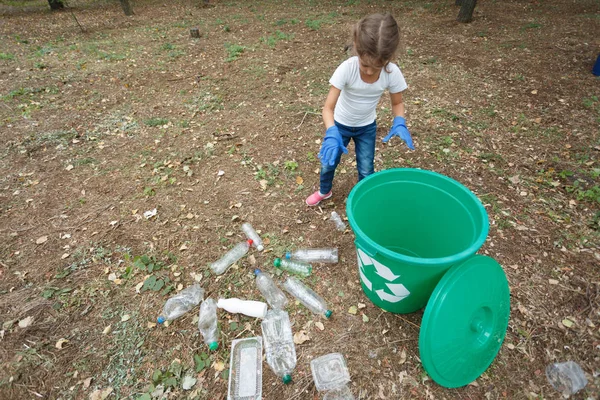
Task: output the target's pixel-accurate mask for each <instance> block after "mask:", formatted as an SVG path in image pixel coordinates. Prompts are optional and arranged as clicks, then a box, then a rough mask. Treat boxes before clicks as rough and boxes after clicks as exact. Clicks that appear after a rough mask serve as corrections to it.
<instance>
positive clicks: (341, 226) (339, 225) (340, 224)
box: [331, 211, 346, 232]
mask: <svg viewBox="0 0 600 400" xmlns="http://www.w3.org/2000/svg"><path fill="white" fill-rule="evenodd" d="M331 220H332V221H333V223H334V224H335V229H337V230H338V231H340V232H344V231H345V230H346V224H345V223H344V221H342V217H340V215H339V214H338V213H336V212H335V211H332V212H331Z"/></svg>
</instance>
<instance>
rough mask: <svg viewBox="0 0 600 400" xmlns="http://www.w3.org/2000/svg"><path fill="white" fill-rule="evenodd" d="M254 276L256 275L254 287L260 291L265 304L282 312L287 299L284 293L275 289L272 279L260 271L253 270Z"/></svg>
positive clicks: (275, 285)
mask: <svg viewBox="0 0 600 400" xmlns="http://www.w3.org/2000/svg"><path fill="white" fill-rule="evenodd" d="M254 274H255V275H256V286H258V290H260V292H261V293H262V295H263V297H264V298H265V299H266V300H267V303H269V305H270V306H271V307H272V308H276V309H280V310H283V309H284V308H285V306H286V305H287V302H288V299H287V297H286V296H285V293H283V291H282V290H281V289H279V288H278V287H277V284H276V283H275V281H273V278H271V276H270V275H268V274H265V273H264V272H262V271H261V270H260V269H256V270H254Z"/></svg>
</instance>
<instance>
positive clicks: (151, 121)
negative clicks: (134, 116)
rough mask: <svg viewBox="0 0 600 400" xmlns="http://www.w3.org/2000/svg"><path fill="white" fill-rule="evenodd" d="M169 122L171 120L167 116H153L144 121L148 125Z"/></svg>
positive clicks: (160, 124)
mask: <svg viewBox="0 0 600 400" xmlns="http://www.w3.org/2000/svg"><path fill="white" fill-rule="evenodd" d="M168 123H169V120H168V119H166V118H160V117H153V118H150V119H147V120H145V121H144V125H146V126H153V127H154V126H163V125H166V124H168Z"/></svg>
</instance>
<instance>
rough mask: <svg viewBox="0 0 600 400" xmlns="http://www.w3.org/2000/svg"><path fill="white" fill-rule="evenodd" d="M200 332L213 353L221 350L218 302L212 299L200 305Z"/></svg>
mask: <svg viewBox="0 0 600 400" xmlns="http://www.w3.org/2000/svg"><path fill="white" fill-rule="evenodd" d="M198 330H199V331H200V333H202V337H203V338H204V343H206V344H207V345H208V348H209V349H210V350H212V351H214V350H217V349H218V348H219V328H218V327H217V302H216V301H214V300H213V299H211V298H210V297H209V298H208V299H206V300H204V301H203V302H202V304H200V313H199V314H198Z"/></svg>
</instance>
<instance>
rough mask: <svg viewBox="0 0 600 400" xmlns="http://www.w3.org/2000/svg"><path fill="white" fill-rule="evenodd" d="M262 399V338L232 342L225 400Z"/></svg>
mask: <svg viewBox="0 0 600 400" xmlns="http://www.w3.org/2000/svg"><path fill="white" fill-rule="evenodd" d="M261 398H262V338H261V337H260V336H257V337H251V338H247V339H238V340H234V341H233V342H232V343H231V358H230V360H229V388H228V392H227V400H260V399H261Z"/></svg>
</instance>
